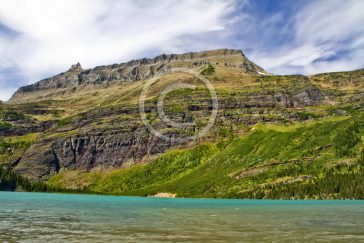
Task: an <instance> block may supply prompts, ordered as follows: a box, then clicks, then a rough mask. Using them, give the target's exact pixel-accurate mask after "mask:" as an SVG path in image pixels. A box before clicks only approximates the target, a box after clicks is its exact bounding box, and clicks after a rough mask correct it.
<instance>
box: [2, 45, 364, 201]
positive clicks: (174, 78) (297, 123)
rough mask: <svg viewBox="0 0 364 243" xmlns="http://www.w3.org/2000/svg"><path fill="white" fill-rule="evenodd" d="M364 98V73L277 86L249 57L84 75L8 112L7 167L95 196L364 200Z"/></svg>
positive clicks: (6, 107)
mask: <svg viewBox="0 0 364 243" xmlns="http://www.w3.org/2000/svg"><path fill="white" fill-rule="evenodd" d="M174 68H185V69H186V68H187V69H188V70H192V71H193V73H194V74H193V75H191V73H188V72H183V71H173V70H174ZM201 77H202V78H201ZM202 79H207V80H208V81H209V82H210V83H211V85H212V87H213V88H214V90H215V92H216V95H217V104H218V107H217V114H216V119H215V120H214V124H213V126H211V127H209V128H210V129H208V130H206V133H205V136H199V134H200V132H201V131H205V130H204V127H208V124H209V122H210V118H211V115H213V114H214V108H216V107H214V102H213V100H212V99H211V94H212V93H211V91H209V90H208V89H207V87H205V85H204V82H201V81H202ZM153 80H154V81H153ZM151 81H153V82H154V83H153V85H151V83H150V82H151ZM186 84H188V85H186ZM148 85H149V86H148ZM146 87H147V88H149V90H148V92H147V96H146V97H145V98H144V99H141V100H142V101H144V109H143V110H144V111H145V116H144V118H145V119H147V120H148V124H150V125H151V127H152V128H153V129H154V133H155V131H157V132H158V133H159V136H155V134H153V132H152V130H150V129H148V127H147V126H145V124H144V123H143V122H145V121H143V120H142V119H141V117H143V116H141V115H140V111H141V108H140V97H141V94H143V92H144V91H145V89H146ZM363 88H364V70H356V71H349V72H336V73H323V74H317V75H311V76H304V75H285V76H281V75H272V74H270V73H268V72H266V71H265V70H264V69H263V68H261V67H259V66H258V65H256V64H254V63H253V62H252V61H250V60H249V59H248V58H247V57H246V56H245V55H244V54H243V52H242V51H241V50H229V49H220V50H211V51H204V52H197V53H186V54H171V55H161V56H157V57H155V58H152V59H140V60H133V61H130V62H127V63H122V64H114V65H109V66H100V67H95V68H93V69H87V70H84V69H83V68H82V67H81V65H80V64H75V65H72V67H71V68H70V69H69V70H68V71H66V72H64V73H61V74H59V75H56V76H54V77H51V78H48V79H45V80H42V81H39V82H37V83H35V84H32V85H29V86H25V87H22V88H20V89H19V90H18V91H17V92H16V93H15V94H14V95H13V97H12V98H11V100H10V101H9V102H6V103H3V104H0V114H1V116H0V117H1V120H0V135H1V139H0V164H2V165H3V166H5V167H6V168H9V169H11V170H12V171H13V172H16V173H18V174H20V175H21V176H23V177H26V178H27V179H29V180H30V181H33V182H36V181H41V182H45V183H46V184H47V185H48V186H52V187H55V188H63V189H67V190H73V189H77V190H83V191H87V192H95V193H111V194H121V195H142V196H145V195H152V194H157V193H161V192H168V193H172V194H177V196H187V197H237V198H363V197H364V186H363V185H364V183H363V179H362V178H364V169H363V168H364V151H363V147H364V146H363V144H364V122H363V116H364V92H363V90H364V89H363ZM167 91H168V92H167ZM161 97H162V98H163V99H162V98H161ZM158 104H159V105H161V104H163V110H162V111H163V113H164V114H165V117H167V118H169V120H167V122H166V119H165V117H164V116H161V110H160V107H159V106H158ZM181 123H182V124H185V125H183V126H182V127H179V126H176V125H175V124H181ZM165 137H167V138H169V139H164V138H165ZM8 174H9V173H8ZM38 187H39V186H37V187H36V188H38ZM33 188H34V187H33ZM44 188H47V187H44Z"/></svg>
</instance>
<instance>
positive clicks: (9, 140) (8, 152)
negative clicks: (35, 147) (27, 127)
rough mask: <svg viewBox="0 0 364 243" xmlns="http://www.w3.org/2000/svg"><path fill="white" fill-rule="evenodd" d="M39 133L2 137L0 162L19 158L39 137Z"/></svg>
mask: <svg viewBox="0 0 364 243" xmlns="http://www.w3.org/2000/svg"><path fill="white" fill-rule="evenodd" d="M38 135H39V134H38V133H29V134H27V135H23V136H14V137H0V164H5V163H7V162H10V160H11V159H17V158H19V157H20V156H21V155H22V153H23V152H24V151H25V150H26V149H28V148H29V147H30V146H31V145H32V144H33V143H34V142H35V140H36V139H37V137H38Z"/></svg>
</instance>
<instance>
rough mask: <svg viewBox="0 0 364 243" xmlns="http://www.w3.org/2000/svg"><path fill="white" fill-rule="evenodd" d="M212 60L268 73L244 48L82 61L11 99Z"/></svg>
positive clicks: (127, 79) (108, 82)
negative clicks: (91, 64) (95, 63)
mask: <svg viewBox="0 0 364 243" xmlns="http://www.w3.org/2000/svg"><path fill="white" fill-rule="evenodd" d="M208 63H214V64H216V65H222V66H226V67H234V68H239V69H241V70H242V71H244V72H245V73H249V74H266V72H265V71H264V70H263V69H262V68H261V67H259V66H258V65H256V64H254V63H253V62H251V61H250V60H249V59H248V58H246V57H245V55H244V54H243V52H242V51H241V50H231V49H220V50H212V51H203V52H191V53H185V54H170V55H166V54H164V55H160V56H157V57H155V58H143V59H138V60H132V61H129V62H126V63H121V64H113V65H108V66H99V67H95V68H92V69H87V70H84V69H82V67H81V64H79V63H77V64H75V65H72V66H71V68H70V69H69V70H68V71H67V72H64V73H61V74H59V75H56V76H54V77H51V78H47V79H44V80H41V81H39V82H37V83H35V84H31V85H27V86H24V87H21V88H19V90H18V91H17V92H16V93H15V94H14V95H13V97H12V98H11V99H10V101H9V102H10V103H21V102H22V101H23V100H24V98H25V97H27V96H29V95H31V94H32V93H33V92H37V91H47V92H50V91H51V92H53V91H54V92H53V93H54V94H55V95H57V93H60V94H64V92H60V89H63V90H64V89H65V90H67V91H75V90H77V89H80V88H83V87H87V86H90V85H92V86H95V85H96V86H97V85H111V84H123V83H126V82H134V81H138V80H142V79H147V78H151V77H153V76H155V75H157V74H164V73H166V72H168V70H169V69H170V68H171V67H186V68H195V67H198V66H204V65H206V64H208ZM37 98H39V97H38V96H37V95H35V96H34V97H33V100H36V99H37ZM27 102H29V100H27Z"/></svg>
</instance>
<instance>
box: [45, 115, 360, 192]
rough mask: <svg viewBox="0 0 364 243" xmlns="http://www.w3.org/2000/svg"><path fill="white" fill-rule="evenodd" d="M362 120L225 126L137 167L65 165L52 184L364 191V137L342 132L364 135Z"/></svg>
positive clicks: (111, 188) (99, 188) (108, 188)
mask: <svg viewBox="0 0 364 243" xmlns="http://www.w3.org/2000/svg"><path fill="white" fill-rule="evenodd" d="M361 120H362V119H361V117H357V118H352V119H350V120H340V119H339V120H337V121H335V120H334V121H324V122H316V123H314V124H311V125H309V126H306V125H304V126H301V127H294V129H286V130H283V131H282V129H278V130H277V129H275V127H269V126H268V127H267V126H264V125H260V126H257V127H255V129H254V130H252V131H251V132H250V133H249V134H247V135H246V136H245V137H236V136H233V135H231V134H230V133H229V132H228V130H227V131H226V130H224V129H223V133H226V136H225V137H226V138H222V139H221V140H220V141H219V142H218V143H216V144H202V145H199V146H197V147H195V148H193V149H189V150H177V151H170V152H168V153H166V154H164V155H162V156H161V157H159V158H158V159H156V160H155V161H154V162H152V163H150V164H142V165H136V166H134V167H131V168H129V169H121V170H117V171H112V172H91V173H82V172H78V173H76V174H73V175H70V174H69V173H68V172H66V171H65V172H62V173H59V174H58V175H55V176H54V177H53V178H51V179H50V180H49V182H48V183H49V184H50V185H52V186H66V187H69V188H71V187H72V186H74V185H73V184H67V182H68V181H83V180H85V181H87V183H84V184H83V189H84V190H86V191H90V192H95V193H108V194H118V195H141V196H146V195H152V194H156V193H158V192H170V193H176V194H177V196H180V197H233V198H364V194H363V192H364V188H363V187H364V184H363V179H362V178H364V166H363V157H364V155H363V149H362V148H363V142H362V141H358V140H357V139H354V140H352V139H347V140H340V139H338V137H340V136H342V134H343V131H346V132H348V131H351V132H352V134H351V135H353V136H354V137H356V138H358V137H361V136H363V133H364V132H363V128H364V124H363V122H361ZM338 141H340V142H339V143H338ZM337 151H346V152H347V151H350V152H349V153H345V154H342V153H341V152H339V153H338V152H337ZM358 158H359V159H358ZM70 176H71V178H72V180H70ZM350 178H355V180H352V179H350Z"/></svg>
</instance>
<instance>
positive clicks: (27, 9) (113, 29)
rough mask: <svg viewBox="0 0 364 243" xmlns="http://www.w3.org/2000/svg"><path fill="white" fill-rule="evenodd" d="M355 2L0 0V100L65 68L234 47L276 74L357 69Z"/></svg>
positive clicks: (361, 52) (360, 53) (360, 41)
mask: <svg viewBox="0 0 364 243" xmlns="http://www.w3.org/2000/svg"><path fill="white" fill-rule="evenodd" d="M363 10H364V1H361V0H326V1H320V0H312V1H310V0H295V1H291V0H275V1H273V0H271V1H269V0H221V1H220V0H206V1H205V0H179V1H174V0H149V1H144V0H130V1H129V0H53V1H49V0H31V1H30V0H0V100H7V99H8V98H10V96H11V95H12V93H13V92H14V91H15V90H16V89H17V88H18V87H19V86H22V85H26V84H29V83H33V82H35V81H38V80H40V79H42V78H46V77H49V76H52V75H54V74H57V73H60V72H62V71H65V70H67V69H68V68H69V67H70V65H71V64H74V63H77V62H80V63H81V64H82V66H83V67H84V68H91V67H94V66H97V65H104V64H112V63H119V62H124V61H127V60H130V59H134V58H140V57H153V56H155V55H158V54H161V53H183V52H190V51H199V50H206V49H215V48H237V49H242V50H243V51H244V53H245V54H246V55H247V56H248V57H249V58H250V59H251V60H253V61H254V62H256V63H257V64H259V65H260V66H262V67H263V68H265V69H266V70H268V71H270V72H272V73H275V74H292V73H302V74H313V73H319V72H326V71H341V70H353V69H358V68H363V67H364V24H363V23H364V14H363Z"/></svg>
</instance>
